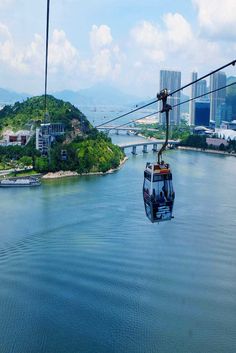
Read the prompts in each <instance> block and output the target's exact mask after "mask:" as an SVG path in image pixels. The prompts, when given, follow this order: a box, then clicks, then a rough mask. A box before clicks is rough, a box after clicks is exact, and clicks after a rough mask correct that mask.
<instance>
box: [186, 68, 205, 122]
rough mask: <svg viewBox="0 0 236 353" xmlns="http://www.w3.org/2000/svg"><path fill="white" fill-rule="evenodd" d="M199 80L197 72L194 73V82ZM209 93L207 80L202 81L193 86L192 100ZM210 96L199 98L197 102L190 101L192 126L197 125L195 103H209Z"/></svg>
mask: <svg viewBox="0 0 236 353" xmlns="http://www.w3.org/2000/svg"><path fill="white" fill-rule="evenodd" d="M196 80H197V72H192V81H196ZM206 93H207V82H206V80H201V81H199V82H197V83H195V84H193V85H192V86H191V98H195V97H199V96H201V95H202V94H206ZM208 100H209V97H208V95H206V96H203V97H199V98H197V99H196V100H195V99H194V100H192V101H190V125H195V111H196V109H195V105H196V104H195V103H196V102H203V101H208Z"/></svg>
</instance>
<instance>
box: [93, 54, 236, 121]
mask: <svg viewBox="0 0 236 353" xmlns="http://www.w3.org/2000/svg"><path fill="white" fill-rule="evenodd" d="M235 63H236V60H233V61H231V62H229V63H227V64H225V65H223V66H221V67H219V68H218V69H216V70H213V71H211V72H209V73H208V74H206V75H203V76H201V77H199V78H198V79H196V80H194V81H192V82H190V83H188V84H186V85H184V86H182V87H180V88H178V89H177V90H175V91H173V92H170V93H168V96H172V95H174V94H175V93H177V92H179V91H182V90H183V89H185V88H187V87H189V86H191V85H193V84H195V83H197V82H199V81H201V80H203V79H205V78H207V77H208V76H211V75H213V74H215V73H216V72H218V71H221V70H223V69H225V68H226V67H228V66H231V65H233V66H234V65H235ZM158 101H160V99H159V98H157V99H155V100H154V101H152V102H150V103H147V104H144V105H142V106H140V107H138V108H135V109H132V110H130V111H129V112H127V113H125V114H122V115H119V116H117V117H115V118H113V119H110V120H108V121H106V122H103V123H102V124H99V125H97V126H96V128H98V127H101V126H103V125H106V124H109V123H111V122H112V121H115V120H118V119H121V118H123V117H125V116H127V115H129V114H132V113H134V112H136V111H138V110H140V109H143V108H146V107H148V106H149V105H152V104H154V103H156V102H158Z"/></svg>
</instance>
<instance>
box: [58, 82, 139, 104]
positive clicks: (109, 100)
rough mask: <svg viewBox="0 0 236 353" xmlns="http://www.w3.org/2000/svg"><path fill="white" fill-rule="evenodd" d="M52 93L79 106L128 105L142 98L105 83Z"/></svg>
mask: <svg viewBox="0 0 236 353" xmlns="http://www.w3.org/2000/svg"><path fill="white" fill-rule="evenodd" d="M52 94H53V96H54V97H56V98H59V99H63V100H65V101H69V102H71V103H72V104H74V105H77V106H97V105H127V104H135V103H137V102H139V101H140V100H141V99H140V98H139V97H136V96H135V95H130V94H127V93H124V92H122V91H120V90H119V89H117V88H115V87H113V86H109V85H105V84H97V85H95V86H93V87H90V88H87V89H81V90H79V91H70V90H64V91H60V92H53V93H52Z"/></svg>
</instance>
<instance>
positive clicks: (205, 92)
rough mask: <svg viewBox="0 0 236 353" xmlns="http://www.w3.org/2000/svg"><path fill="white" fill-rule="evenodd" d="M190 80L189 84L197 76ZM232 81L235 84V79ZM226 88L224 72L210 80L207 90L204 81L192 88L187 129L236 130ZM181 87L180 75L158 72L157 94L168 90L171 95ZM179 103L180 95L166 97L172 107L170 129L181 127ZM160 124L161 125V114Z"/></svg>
mask: <svg viewBox="0 0 236 353" xmlns="http://www.w3.org/2000/svg"><path fill="white" fill-rule="evenodd" d="M191 78H192V82H193V81H196V80H197V79H198V73H197V72H193V73H192V77H191ZM234 81H236V78H235V80H234ZM226 85H227V76H226V74H225V72H223V71H219V72H216V73H214V74H212V75H211V76H210V82H209V86H208V85H207V81H206V80H200V81H198V82H196V83H195V84H193V85H192V86H191V95H190V99H193V100H191V101H190V102H189V125H192V126H205V127H211V128H220V127H222V128H224V129H233V130H235V129H236V121H235V120H233V119H235V117H234V116H233V110H232V105H230V104H227V102H226V88H225V86H226ZM180 87H181V72H180V71H172V70H160V90H162V89H164V88H167V89H168V90H169V91H170V92H173V91H176V90H178V88H180ZM221 88H222V89H221ZM210 92H211V93H210ZM194 98H196V99H194ZM180 103H181V92H180V91H178V92H177V93H175V94H173V95H171V96H170V97H169V104H170V105H171V106H172V107H173V109H172V111H171V112H170V124H172V125H179V123H180V118H181V114H180V105H179V104H180ZM159 121H160V122H163V117H162V115H161V114H160V116H159Z"/></svg>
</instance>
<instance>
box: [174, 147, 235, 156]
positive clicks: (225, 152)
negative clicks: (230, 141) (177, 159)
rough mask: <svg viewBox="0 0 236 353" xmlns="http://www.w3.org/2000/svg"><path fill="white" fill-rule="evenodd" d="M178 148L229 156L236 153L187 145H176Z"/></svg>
mask: <svg viewBox="0 0 236 353" xmlns="http://www.w3.org/2000/svg"><path fill="white" fill-rule="evenodd" d="M177 149H178V150H184V151H195V152H203V153H212V154H221V155H223V156H231V157H236V153H229V152H227V151H218V150H210V149H207V148H206V149H201V148H198V147H188V146H178V147H177Z"/></svg>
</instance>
